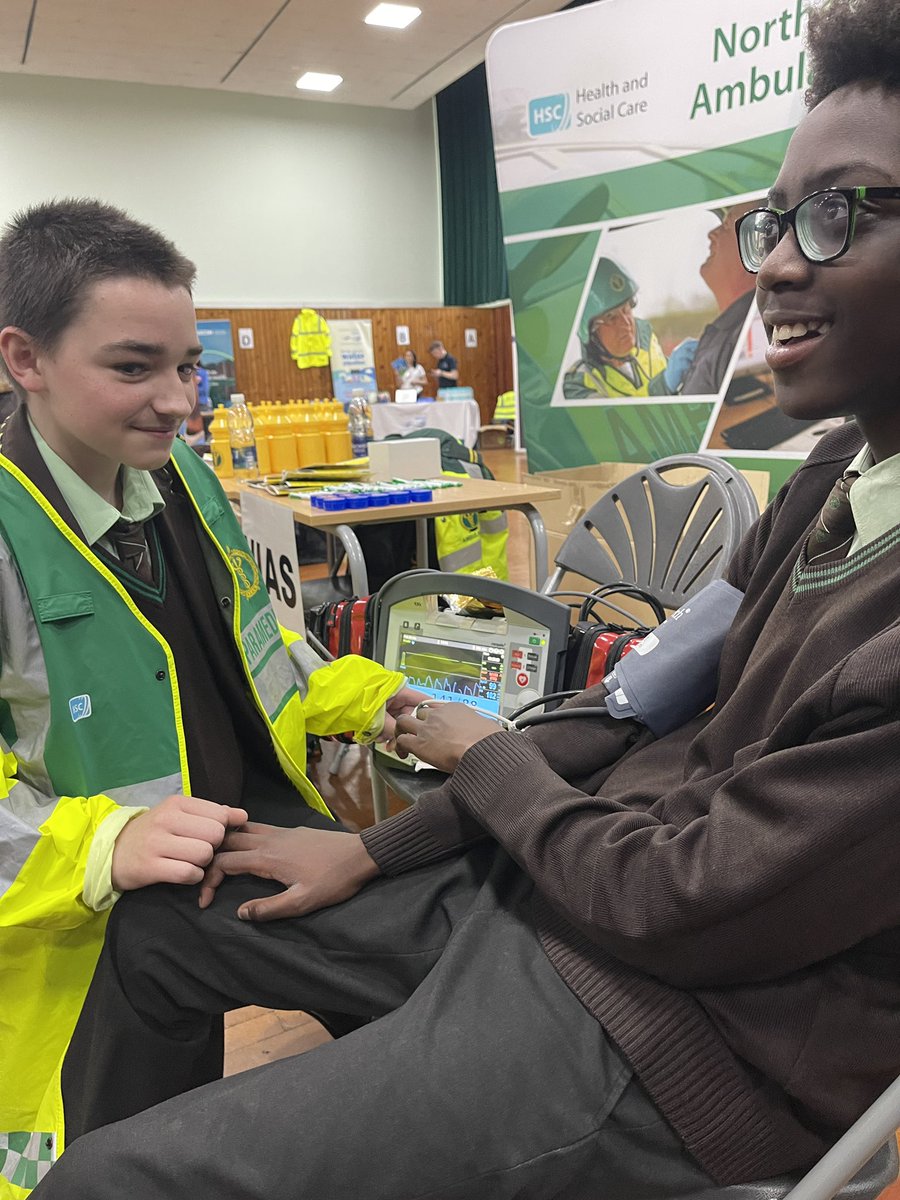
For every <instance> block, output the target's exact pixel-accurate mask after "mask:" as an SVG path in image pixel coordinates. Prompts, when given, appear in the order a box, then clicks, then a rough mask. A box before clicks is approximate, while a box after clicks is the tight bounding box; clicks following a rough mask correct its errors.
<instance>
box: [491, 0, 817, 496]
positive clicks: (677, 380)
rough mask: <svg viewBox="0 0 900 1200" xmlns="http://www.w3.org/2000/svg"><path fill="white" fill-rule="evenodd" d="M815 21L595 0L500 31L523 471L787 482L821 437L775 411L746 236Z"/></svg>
mask: <svg viewBox="0 0 900 1200" xmlns="http://www.w3.org/2000/svg"><path fill="white" fill-rule="evenodd" d="M804 29H805V10H804V6H803V3H802V0H788V2H787V3H782V4H778V3H773V2H772V0H716V3H715V4H710V3H709V2H708V0H678V3H673V2H672V0H603V2H601V3H596V4H591V5H587V6H585V7H583V8H578V9H571V10H568V11H565V12H561V13H557V14H554V15H552V16H548V17H540V18H537V19H536V20H532V21H525V22H522V23H520V24H518V25H510V26H507V27H505V28H503V29H500V30H499V31H498V32H497V33H495V34H494V36H493V38H492V39H491V41H490V44H489V46H488V52H487V72H488V87H489V94H490V103H491V117H492V123H493V135H494V147H495V155H496V163H497V178H498V184H499V188H500V199H501V211H502V216H503V230H504V242H505V246H506V256H507V265H508V268H509V281H510V297H511V300H512V305H513V313H514V318H515V330H516V342H517V354H518V381H519V382H518V386H519V404H520V413H521V421H522V424H523V427H524V442H525V447H526V449H527V451H528V456H529V466H530V467H531V468H532V469H537V470H549V469H554V468H555V469H559V468H562V467H570V466H579V465H584V464H588V463H595V462H602V461H627V462H649V461H652V460H653V459H656V458H661V457H664V456H666V455H669V454H677V453H685V452H691V451H696V450H698V449H700V448H703V449H709V450H713V451H716V452H719V453H722V454H727V455H728V457H729V458H730V459H740V465H742V466H746V467H751V466H753V465H754V460H757V459H762V458H765V459H766V461H765V462H764V463H760V465H761V466H762V468H763V469H766V470H769V471H770V472H772V473H773V475H774V477H775V481H776V482H777V481H778V480H780V479H782V478H784V477H785V476H786V475H787V474H788V473H789V471H790V470H791V469H792V468H793V466H794V464H795V463H796V461H797V459H798V457H802V456H803V455H805V453H806V452H807V451H808V450H809V448H811V446H812V444H814V441H815V438H816V437H817V436H818V435H819V433H820V432H821V429H820V427H821V426H822V422H817V423H815V428H812V427H811V426H810V423H805V422H798V421H791V420H789V419H788V418H785V417H783V416H782V414H781V413H780V410H778V409H777V408H776V406H775V400H774V395H773V392H772V383H771V378H770V376H769V373H768V371H767V369H766V367H765V361H764V358H763V357H762V353H763V350H764V334H763V333H762V330H761V327H760V326H759V325H757V324H755V323H754V318H753V314H754V313H755V306H753V304H752V300H753V286H754V280H753V277H752V276H750V275H747V274H746V273H745V272H744V271H743V268H742V267H741V265H740V260H739V258H738V253H737V241H736V237H735V233H734V223H735V221H736V219H737V218H738V217H739V216H740V215H741V214H743V213H744V212H746V211H748V210H749V209H750V208H753V207H757V206H759V205H762V204H764V203H765V196H766V193H767V191H768V189H769V188H770V187H771V185H772V183H773V181H774V179H775V177H776V175H777V173H778V170H779V168H780V165H781V161H782V158H783V156H784V151H785V148H786V146H787V143H788V140H789V138H790V135H791V132H792V130H793V128H794V126H795V125H796V123H797V121H798V120H799V118H800V116H801V114H802V112H803V92H804V89H805V87H806V85H807V79H806V62H805V55H804V50H803V34H804ZM779 458H780V459H784V460H785V461H784V463H783V465H782V466H779V464H778V462H777V460H778V459H779ZM773 459H774V460H775V461H770V460H773Z"/></svg>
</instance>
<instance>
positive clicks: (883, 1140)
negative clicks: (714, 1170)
mask: <svg viewBox="0 0 900 1200" xmlns="http://www.w3.org/2000/svg"><path fill="white" fill-rule="evenodd" d="M898 1124H900V1080H897V1081H895V1082H894V1083H892V1084H891V1085H890V1087H888V1088H887V1089H886V1090H885V1091H884V1092H883V1093H882V1095H881V1096H880V1097H879V1098H878V1099H877V1100H876V1101H875V1103H874V1104H873V1105H871V1107H870V1108H868V1109H867V1110H866V1112H864V1113H863V1115H862V1116H861V1117H860V1118H859V1120H858V1121H857V1122H856V1123H855V1124H854V1125H852V1126H851V1127H850V1129H848V1130H847V1132H846V1133H845V1134H844V1135H843V1137H841V1138H839V1139H838V1141H837V1142H835V1144H834V1145H833V1146H832V1147H831V1149H830V1150H829V1151H828V1152H827V1153H826V1154H824V1155H823V1156H822V1158H820V1159H819V1161H818V1162H817V1163H816V1165H815V1166H814V1167H811V1168H810V1170H809V1171H807V1172H806V1174H805V1175H802V1176H801V1175H783V1176H780V1177H778V1178H774V1179H763V1180H760V1181H758V1182H755V1183H741V1184H734V1185H732V1186H730V1187H723V1188H710V1189H709V1190H707V1191H703V1192H694V1193H692V1194H691V1195H690V1196H681V1197H678V1198H677V1200H876V1197H878V1196H880V1195H881V1193H882V1192H883V1191H884V1189H885V1188H887V1187H890V1186H891V1184H892V1183H894V1182H895V1180H896V1179H897V1169H898V1162H900V1159H898V1153H897V1136H896V1133H895V1129H896V1127H897V1125H898Z"/></svg>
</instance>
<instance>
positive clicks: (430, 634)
mask: <svg viewBox="0 0 900 1200" xmlns="http://www.w3.org/2000/svg"><path fill="white" fill-rule="evenodd" d="M459 593H464V594H465V595H466V596H475V597H477V598H478V599H480V600H482V601H486V602H488V603H491V604H493V605H495V606H499V609H500V611H498V612H496V614H495V615H491V616H485V615H467V614H465V613H458V612H454V611H452V610H451V609H450V608H448V607H447V605H446V603H445V602H444V600H443V597H444V596H445V595H446V594H459ZM568 631H569V610H568V608H567V607H566V606H565V605H563V604H560V603H559V601H557V600H553V599H551V598H550V597H549V596H542V595H539V594H538V593H536V592H531V591H529V590H528V589H527V588H522V587H518V586H516V585H515V584H509V583H503V582H501V581H500V580H496V579H481V578H478V577H473V576H468V575H452V574H447V573H444V572H440V571H410V572H407V573H406V574H404V575H398V576H397V577H396V578H394V579H392V580H390V581H389V582H388V583H387V584H385V586H384V588H382V590H381V593H380V595H379V599H378V612H377V615H376V626H375V657H376V659H378V661H380V662H382V663H384V665H385V666H386V667H388V668H389V669H390V670H397V671H402V672H403V674H404V675H405V676H406V678H407V681H408V683H409V686H410V687H412V688H415V689H416V690H417V691H420V692H423V693H424V694H425V695H426V696H429V697H433V698H434V699H435V700H453V701H457V702H459V703H461V704H470V705H472V706H473V707H474V708H477V709H479V710H480V711H481V712H483V713H486V714H489V715H492V716H502V717H509V716H510V715H511V714H512V713H513V712H515V711H516V709H518V708H520V707H521V706H522V705H523V704H528V703H530V702H531V701H533V700H536V699H538V697H539V696H542V695H544V694H545V693H546V692H553V691H556V690H558V688H560V687H561V686H562V676H563V668H564V665H565V650H566V639H567V637H568ZM379 753H384V752H383V751H379ZM400 761H402V760H396V759H395V763H396V762H400Z"/></svg>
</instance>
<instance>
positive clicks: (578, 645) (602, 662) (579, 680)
mask: <svg viewBox="0 0 900 1200" xmlns="http://www.w3.org/2000/svg"><path fill="white" fill-rule="evenodd" d="M607 596H609V597H613V596H623V597H629V598H631V599H633V600H641V601H643V603H645V604H647V605H649V606H650V608H651V609H652V610H653V614H654V616H655V617H656V618H657V624H660V625H661V624H662V623H663V621H664V620H665V619H666V610H665V609H664V608H663V606H662V605H661V604H660V602H659V600H658V599H657V598H656V596H654V595H653V593H652V592H648V591H647V590H646V589H645V588H642V587H638V585H637V584H633V583H625V582H624V581H623V582H621V583H613V584H607V585H606V586H604V587H600V588H596V589H595V590H594V591H593V592H591V593H590V594H589V595H587V596H585V599H584V602H583V604H582V605H581V609H580V611H579V614H578V621H577V622H576V624H575V625H573V626H572V630H571V632H570V634H569V644H568V647H567V650H566V669H565V687H566V690H567V691H568V690H575V689H578V690H579V691H581V690H583V689H584V688H589V687H594V685H595V684H598V683H601V682H602V681H603V679H604V678H605V676H607V675H608V674H609V673H610V671H612V670H613V668H614V667H615V665H616V663H617V662H618V661H619V660H620V659H621V658H622V656H623V655H625V654H627V653H628V652H629V651H630V650H633V649H634V647H635V646H636V645H638V643H639V642H640V641H641V640H642V639H643V638H645V637H646V636H647V634H648V633H650V632H651V630H650V627H649V626H646V625H641V624H640V622H639V621H637V620H635V621H634V623H633V624H632V625H630V626H629V625H624V624H619V623H618V622H614V621H608V620H606V619H605V618H604V617H603V616H600V615H598V613H597V612H596V609H597V607H598V606H601V607H602V606H603V600H604V598H605V597H607ZM626 619H627V618H626Z"/></svg>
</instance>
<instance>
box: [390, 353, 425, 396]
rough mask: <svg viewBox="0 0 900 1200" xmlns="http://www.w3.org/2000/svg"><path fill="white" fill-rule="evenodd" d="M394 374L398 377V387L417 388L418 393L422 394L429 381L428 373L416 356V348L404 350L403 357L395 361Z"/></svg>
mask: <svg viewBox="0 0 900 1200" xmlns="http://www.w3.org/2000/svg"><path fill="white" fill-rule="evenodd" d="M394 374H395V375H396V377H397V387H399V388H415V389H416V393H417V394H418V395H421V393H422V391H423V390H424V388H425V386H426V384H427V383H428V375H427V374H426V372H425V368H424V367H423V366H422V364H421V363H420V362H419V360H418V359H417V358H416V355H415V351H414V350H404V352H403V357H402V358H401V359H397V361H396V362H395V363H394Z"/></svg>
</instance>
